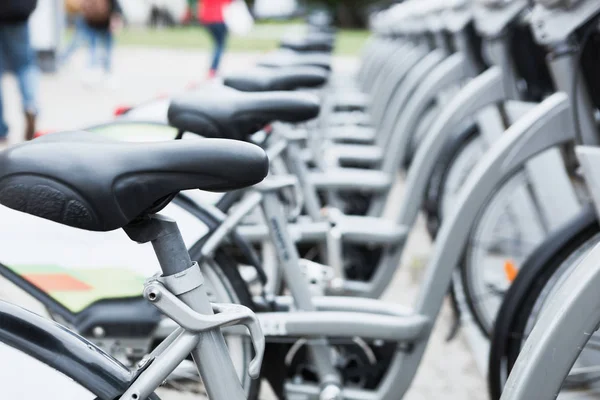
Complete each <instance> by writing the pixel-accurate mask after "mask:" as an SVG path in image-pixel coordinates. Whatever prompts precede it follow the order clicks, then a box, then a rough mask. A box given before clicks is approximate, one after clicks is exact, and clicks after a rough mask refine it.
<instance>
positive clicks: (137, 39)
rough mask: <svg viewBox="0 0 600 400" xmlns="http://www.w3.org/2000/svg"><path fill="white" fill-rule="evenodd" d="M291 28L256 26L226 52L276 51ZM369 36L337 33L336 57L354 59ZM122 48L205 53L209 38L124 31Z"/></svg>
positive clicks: (192, 30) (198, 31)
mask: <svg viewBox="0 0 600 400" xmlns="http://www.w3.org/2000/svg"><path fill="white" fill-rule="evenodd" d="M292 27H293V26H292V25H290V24H282V23H261V24H257V25H256V26H255V28H254V30H253V31H252V33H251V34H250V35H248V36H246V37H239V36H231V37H230V40H229V43H228V50H229V51H233V52H266V51H269V50H274V49H276V48H277V46H278V43H279V39H280V38H281V37H282V36H283V35H284V34H285V33H286V32H288V31H289V29H290V28H292ZM368 35H369V33H368V32H367V31H349V30H347V31H340V32H339V33H338V38H337V44H336V54H337V55H357V54H358V52H359V51H360V50H361V49H362V47H363V45H364V43H365V41H366V40H367V37H368ZM116 39H117V44H118V45H122V46H141V47H163V48H171V49H196V50H197V49H206V50H209V49H210V48H211V47H212V43H211V40H210V37H209V36H208V34H207V33H206V31H205V30H204V28H202V27H200V26H191V27H177V28H168V29H167V28H165V29H156V30H153V29H142V28H128V29H124V30H122V31H121V32H120V33H119V34H118V35H117V38H116Z"/></svg>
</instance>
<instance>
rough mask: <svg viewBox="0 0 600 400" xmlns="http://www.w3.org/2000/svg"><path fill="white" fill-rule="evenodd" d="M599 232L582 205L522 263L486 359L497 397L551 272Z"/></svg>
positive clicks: (592, 214)
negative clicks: (571, 217)
mask: <svg viewBox="0 0 600 400" xmlns="http://www.w3.org/2000/svg"><path fill="white" fill-rule="evenodd" d="M599 232H600V225H599V224H598V220H597V215H596V212H595V209H594V208H593V207H592V206H586V207H585V208H584V209H583V210H582V211H581V212H580V213H579V214H578V215H577V216H576V217H575V218H573V219H572V220H571V221H570V222H569V223H567V224H566V225H565V226H564V227H563V228H562V229H559V230H558V231H556V232H555V233H553V234H552V235H550V236H549V237H548V238H546V240H544V242H543V243H542V244H540V245H539V246H538V247H537V248H536V249H535V251H534V252H533V253H532V254H530V255H529V257H528V258H527V260H526V262H525V263H524V264H523V266H522V268H521V270H520V271H519V274H518V275H517V278H516V279H515V280H514V282H513V283H512V285H511V286H510V288H509V290H508V292H507V293H506V296H505V297H504V301H503V303H502V306H501V308H500V311H499V313H498V316H497V319H496V324H495V326H494V331H493V335H492V340H491V345H490V354H489V360H488V371H489V372H488V390H489V393H490V397H491V399H492V400H499V399H500V396H501V394H502V389H503V387H504V383H505V381H506V378H507V377H508V375H509V373H510V371H511V370H512V367H513V365H514V363H515V361H516V358H517V356H518V353H519V351H520V348H521V341H522V337H523V332H524V330H525V326H526V323H527V321H528V319H529V315H530V314H531V311H532V309H533V307H534V305H535V304H536V300H537V298H538V296H539V295H540V293H541V292H542V290H543V288H544V287H545V286H546V284H547V282H548V281H549V280H550V278H551V277H552V275H553V274H554V273H555V272H556V271H557V269H558V268H559V267H560V266H561V264H562V263H563V262H564V261H565V260H567V258H568V257H570V256H571V255H572V254H573V253H574V252H575V251H576V250H577V249H579V248H580V247H581V246H582V245H584V244H585V243H587V242H588V241H589V240H591V239H592V238H593V237H594V236H595V235H597V234H598V233H599Z"/></svg>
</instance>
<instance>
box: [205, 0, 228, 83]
mask: <svg viewBox="0 0 600 400" xmlns="http://www.w3.org/2000/svg"><path fill="white" fill-rule="evenodd" d="M229 3H231V0H202V3H201V4H200V22H201V23H202V25H204V26H205V27H206V29H207V30H208V32H209V33H210V35H211V37H212V39H213V42H214V51H213V57H212V62H211V65H210V69H209V71H208V78H209V79H212V78H214V77H215V76H216V75H217V73H218V71H219V65H220V64H221V58H222V57H223V53H224V52H225V46H226V44H227V25H225V22H224V17H223V7H225V6H226V5H227V4H229Z"/></svg>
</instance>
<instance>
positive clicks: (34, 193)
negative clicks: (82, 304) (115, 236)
mask: <svg viewBox="0 0 600 400" xmlns="http://www.w3.org/2000/svg"><path fill="white" fill-rule="evenodd" d="M267 172H268V159H267V156H266V154H265V152H264V151H263V150H262V149H261V148H259V147H258V146H254V145H252V144H249V143H242V142H236V141H232V140H209V139H206V140H173V141H168V142H149V143H128V142H121V141H116V140H110V139H107V138H100V135H98V134H96V133H90V132H77V133H73V132H66V133H64V134H61V133H53V134H50V135H46V136H43V137H41V138H39V139H35V140H32V141H31V142H27V143H23V144H20V145H17V146H13V147H10V148H8V149H6V150H5V151H3V152H0V204H3V205H5V206H7V207H10V208H12V209H15V210H18V211H22V212H25V213H28V214H31V215H35V216H38V217H41V218H45V219H49V220H52V221H55V222H58V223H60V224H63V225H69V226H73V227H76V228H81V229H85V230H90V231H110V230H113V229H117V228H122V227H124V226H126V225H127V224H129V223H130V222H132V221H133V220H135V219H136V218H137V217H140V216H143V215H145V214H149V213H154V212H158V211H159V210H160V208H162V207H164V206H166V205H167V203H168V202H169V201H170V200H171V198H172V197H173V196H174V195H175V194H176V193H178V192H179V191H181V190H187V189H202V190H209V191H228V190H235V189H241V188H244V187H247V186H251V185H253V184H256V183H258V182H260V181H262V180H263V179H264V177H265V176H266V175H267Z"/></svg>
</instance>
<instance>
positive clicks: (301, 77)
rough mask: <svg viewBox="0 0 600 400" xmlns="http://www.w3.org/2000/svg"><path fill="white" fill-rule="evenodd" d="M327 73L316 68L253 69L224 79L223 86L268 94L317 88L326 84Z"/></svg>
mask: <svg viewBox="0 0 600 400" xmlns="http://www.w3.org/2000/svg"><path fill="white" fill-rule="evenodd" d="M327 76H328V73H327V72H326V71H325V70H323V69H322V68H318V67H307V66H304V67H303V66H300V67H288V68H265V67H255V68H252V69H250V70H249V71H245V72H243V73H238V74H232V75H229V76H227V77H225V79H224V82H223V83H224V84H225V86H229V87H231V88H234V89H236V90H240V91H243V92H269V91H274V90H296V89H300V88H314V87H319V86H322V85H323V84H325V82H327Z"/></svg>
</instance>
